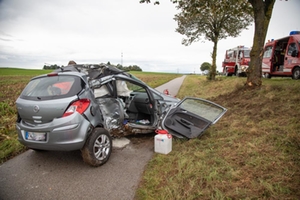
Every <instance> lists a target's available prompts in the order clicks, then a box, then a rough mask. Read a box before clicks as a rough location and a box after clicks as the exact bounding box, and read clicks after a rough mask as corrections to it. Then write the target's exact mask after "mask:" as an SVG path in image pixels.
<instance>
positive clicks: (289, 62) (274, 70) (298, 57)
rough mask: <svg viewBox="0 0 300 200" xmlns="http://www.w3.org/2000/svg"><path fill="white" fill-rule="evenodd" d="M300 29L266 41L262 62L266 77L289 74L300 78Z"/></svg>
mask: <svg viewBox="0 0 300 200" xmlns="http://www.w3.org/2000/svg"><path fill="white" fill-rule="evenodd" d="M299 49H300V31H291V32H290V35H289V36H287V37H284V38H281V39H277V40H273V39H272V40H271V41H269V42H267V43H266V45H265V48H264V56H263V63H262V73H263V76H264V77H267V78H271V77H272V76H282V77H283V76H287V77H292V78H293V79H300V53H299Z"/></svg>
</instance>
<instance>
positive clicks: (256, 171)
mask: <svg viewBox="0 0 300 200" xmlns="http://www.w3.org/2000/svg"><path fill="white" fill-rule="evenodd" d="M50 71H51V70H50ZM50 71H45V70H21V69H3V68H0V99H1V101H0V112H1V115H0V131H1V132H0V159H1V160H0V161H1V163H2V162H5V161H6V160H7V159H9V158H11V157H13V156H15V155H18V154H19V153H20V152H22V151H25V150H26V148H24V147H23V146H22V145H21V144H19V143H18V141H17V135H16V131H15V120H16V108H15V100H16V99H17V97H18V95H19V94H20V92H21V91H22V89H23V88H24V87H25V85H26V84H27V83H28V81H29V80H30V78H31V77H33V76H35V75H37V74H43V73H48V72H50ZM132 73H133V74H134V75H135V76H137V77H138V78H140V79H142V80H143V81H144V82H146V83H148V84H149V85H150V86H152V87H157V86H159V85H161V84H163V83H165V82H167V81H169V80H171V79H173V78H175V77H178V76H180V75H178V74H165V73H147V72H132ZM245 81H246V79H245V78H237V77H218V78H217V80H216V81H207V80H206V77H205V76H199V75H188V76H187V77H186V79H185V81H184V83H183V85H182V87H181V89H180V91H179V94H178V95H177V97H178V98H184V97H185V96H193V97H199V98H205V99H209V100H212V101H214V102H216V103H218V104H220V105H222V106H224V107H226V108H227V109H228V111H227V113H226V114H225V115H224V116H223V117H222V119H221V120H220V121H219V122H218V123H217V124H215V125H213V126H211V127H210V128H209V129H208V130H207V131H206V132H205V133H204V135H203V136H202V137H201V138H197V139H192V140H182V139H175V138H174V139H173V146H172V152H171V153H169V154H168V155H162V154H154V156H153V158H152V160H151V161H150V162H149V163H148V165H147V166H146V169H145V171H144V174H143V177H142V178H141V182H140V185H139V188H138V190H137V192H136V197H135V199H300V190H299V188H300V124H299V120H300V109H299V102H300V95H299V92H300V89H299V88H300V81H299V80H298V81H297V80H292V79H291V78H274V79H273V78H272V79H263V86H262V87H261V88H259V89H254V90H253V89H245V88H244V87H243V85H244V83H245Z"/></svg>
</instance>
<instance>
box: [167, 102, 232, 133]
mask: <svg viewBox="0 0 300 200" xmlns="http://www.w3.org/2000/svg"><path fill="white" fill-rule="evenodd" d="M226 111H227V109H226V108H224V107H222V106H220V105H218V104H216V103H213V102H211V101H208V100H204V99H200V98H192V97H186V98H184V99H183V100H182V101H180V102H179V103H177V104H176V105H175V106H174V107H172V108H171V109H170V110H169V111H168V113H167V114H166V116H165V117H164V119H163V121H162V128H164V129H166V130H168V131H169V133H170V134H172V135H174V136H176V137H179V138H184V137H186V138H196V137H199V136H201V135H202V134H203V132H204V131H205V130H206V129H207V128H208V127H209V126H211V125H212V124H215V123H216V122H217V121H218V120H219V119H220V118H221V117H222V116H223V115H224V114H225V112H226Z"/></svg>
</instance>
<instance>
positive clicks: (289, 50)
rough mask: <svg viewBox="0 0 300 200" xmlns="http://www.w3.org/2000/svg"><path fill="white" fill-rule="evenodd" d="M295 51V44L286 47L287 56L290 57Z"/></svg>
mask: <svg viewBox="0 0 300 200" xmlns="http://www.w3.org/2000/svg"><path fill="white" fill-rule="evenodd" d="M295 50H297V46H296V43H291V44H290V45H289V47H288V53H287V54H288V55H289V56H290V55H292V52H293V51H295Z"/></svg>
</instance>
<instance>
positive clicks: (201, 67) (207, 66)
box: [200, 62, 211, 72]
mask: <svg viewBox="0 0 300 200" xmlns="http://www.w3.org/2000/svg"><path fill="white" fill-rule="evenodd" d="M210 68H211V64H210V63H208V62H204V63H202V64H201V66H200V70H201V71H202V72H203V71H205V70H210Z"/></svg>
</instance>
